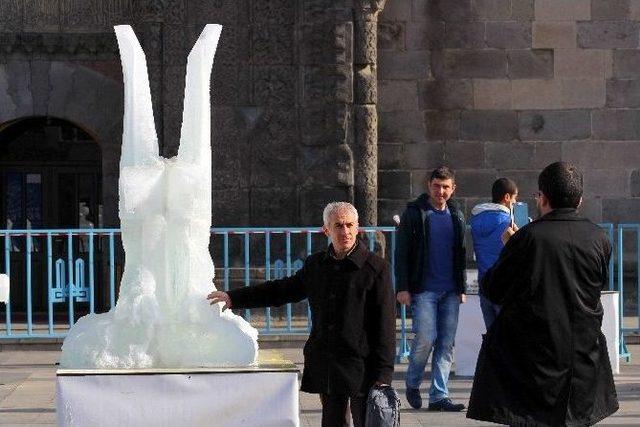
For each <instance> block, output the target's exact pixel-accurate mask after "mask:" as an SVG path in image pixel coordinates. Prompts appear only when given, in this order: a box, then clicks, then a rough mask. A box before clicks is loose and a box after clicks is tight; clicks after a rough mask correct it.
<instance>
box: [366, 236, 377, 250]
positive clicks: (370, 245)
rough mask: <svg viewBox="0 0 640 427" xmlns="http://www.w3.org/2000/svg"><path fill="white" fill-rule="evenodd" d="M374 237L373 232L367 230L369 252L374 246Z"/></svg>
mask: <svg viewBox="0 0 640 427" xmlns="http://www.w3.org/2000/svg"><path fill="white" fill-rule="evenodd" d="M374 239H375V233H373V232H371V231H367V240H369V250H370V251H371V252H373V251H374V249H375V247H376V242H375V240H374Z"/></svg>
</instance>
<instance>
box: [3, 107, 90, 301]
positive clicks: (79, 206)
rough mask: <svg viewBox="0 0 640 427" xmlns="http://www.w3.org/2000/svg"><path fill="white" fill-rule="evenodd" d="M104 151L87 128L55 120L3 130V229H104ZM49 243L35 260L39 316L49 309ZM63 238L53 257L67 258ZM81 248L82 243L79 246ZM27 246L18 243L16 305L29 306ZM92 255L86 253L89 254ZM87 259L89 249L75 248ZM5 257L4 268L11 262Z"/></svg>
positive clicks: (40, 243) (14, 254) (14, 245)
mask: <svg viewBox="0 0 640 427" xmlns="http://www.w3.org/2000/svg"><path fill="white" fill-rule="evenodd" d="M101 163H102V161H101V151H100V146H99V145H98V144H97V142H96V140H95V139H94V138H93V137H92V136H91V135H90V134H89V133H87V132H86V131H85V130H83V129H82V128H81V127H79V126H77V125H75V124H74V123H72V122H69V121H67V120H63V119H58V118H54V117H27V118H20V119H16V120H12V121H10V122H7V123H4V124H2V125H0V190H1V192H0V194H1V195H2V196H1V197H0V221H2V222H1V225H0V228H7V229H60V228H66V229H69V228H88V227H96V228H98V227H100V226H101V225H102V182H101V181H102V174H101ZM44 245H45V241H44V240H43V239H37V238H36V239H34V241H33V251H32V254H31V266H32V267H31V275H32V304H33V311H34V312H38V311H46V308H47V297H48V296H47V271H46V269H47V265H46V261H47V260H46V259H45V257H46V254H45V253H46V250H45V249H46V248H45V247H44ZM65 245H66V242H65V239H64V238H63V237H56V238H55V239H54V241H53V248H52V249H53V256H54V257H55V258H57V257H64V252H65V251H66V246H65ZM78 245H79V246H81V242H80V241H79V243H78ZM25 249H26V248H25V240H24V239H16V240H15V241H13V240H12V242H11V248H10V262H11V295H12V296H11V301H12V310H13V311H14V312H19V311H23V310H24V309H25V306H26V293H25V289H24V283H25V276H24V275H25V270H26V255H25ZM85 249H86V248H85ZM74 251H77V252H76V253H82V251H83V248H81V247H77V248H74ZM5 258H6V255H5V251H4V250H3V251H2V260H1V261H2V262H3V263H4V262H5Z"/></svg>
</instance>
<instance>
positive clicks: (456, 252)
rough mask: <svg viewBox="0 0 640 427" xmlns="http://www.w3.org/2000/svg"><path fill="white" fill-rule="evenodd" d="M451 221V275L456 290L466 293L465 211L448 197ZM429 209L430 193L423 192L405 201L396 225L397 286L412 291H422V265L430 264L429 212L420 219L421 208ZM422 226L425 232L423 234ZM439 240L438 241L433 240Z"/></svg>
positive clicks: (423, 283) (423, 266)
mask: <svg viewBox="0 0 640 427" xmlns="http://www.w3.org/2000/svg"><path fill="white" fill-rule="evenodd" d="M447 207H448V208H449V212H450V213H451V221H452V222H453V240H454V242H453V275H454V280H455V284H456V288H457V291H458V293H460V294H463V293H465V268H466V247H465V243H464V232H465V222H464V215H463V214H462V212H461V211H460V209H458V206H457V204H456V203H455V202H454V201H453V200H449V201H447ZM427 209H432V208H431V205H430V204H429V197H428V196H427V195H426V194H422V195H421V196H420V197H418V198H417V199H416V200H414V201H412V202H409V203H407V208H406V209H405V211H404V212H403V213H402V218H401V219H400V226H399V227H398V243H397V245H396V254H395V255H396V265H395V271H396V290H397V291H398V292H400V291H409V292H411V293H413V294H417V293H421V292H423V291H425V289H424V286H425V282H424V279H425V277H426V273H427V272H426V271H425V266H427V265H429V262H428V261H429V260H428V254H429V250H428V247H429V245H430V244H431V241H430V239H429V234H428V231H429V223H428V221H429V216H425V219H424V222H423V221H422V216H423V215H422V212H421V211H423V210H425V211H426V210H427ZM425 230H426V231H427V235H426V236H425ZM435 244H436V245H437V244H439V242H435Z"/></svg>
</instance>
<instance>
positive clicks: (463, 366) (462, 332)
mask: <svg viewBox="0 0 640 427" xmlns="http://www.w3.org/2000/svg"><path fill="white" fill-rule="evenodd" d="M485 330H486V329H485V327H484V320H483V319H482V311H481V310H480V296H479V295H467V302H466V303H464V304H460V314H459V315H458V331H457V332H456V347H455V363H456V364H455V373H456V375H461V376H467V377H471V376H473V374H474V373H475V371H476V361H477V360H478V353H479V352H480V344H482V334H484V333H485Z"/></svg>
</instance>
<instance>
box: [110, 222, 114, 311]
mask: <svg viewBox="0 0 640 427" xmlns="http://www.w3.org/2000/svg"><path fill="white" fill-rule="evenodd" d="M115 257H116V255H115V242H114V238H113V231H112V232H110V233H109V304H110V308H113V307H115V306H116V278H115V275H116V267H115Z"/></svg>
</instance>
